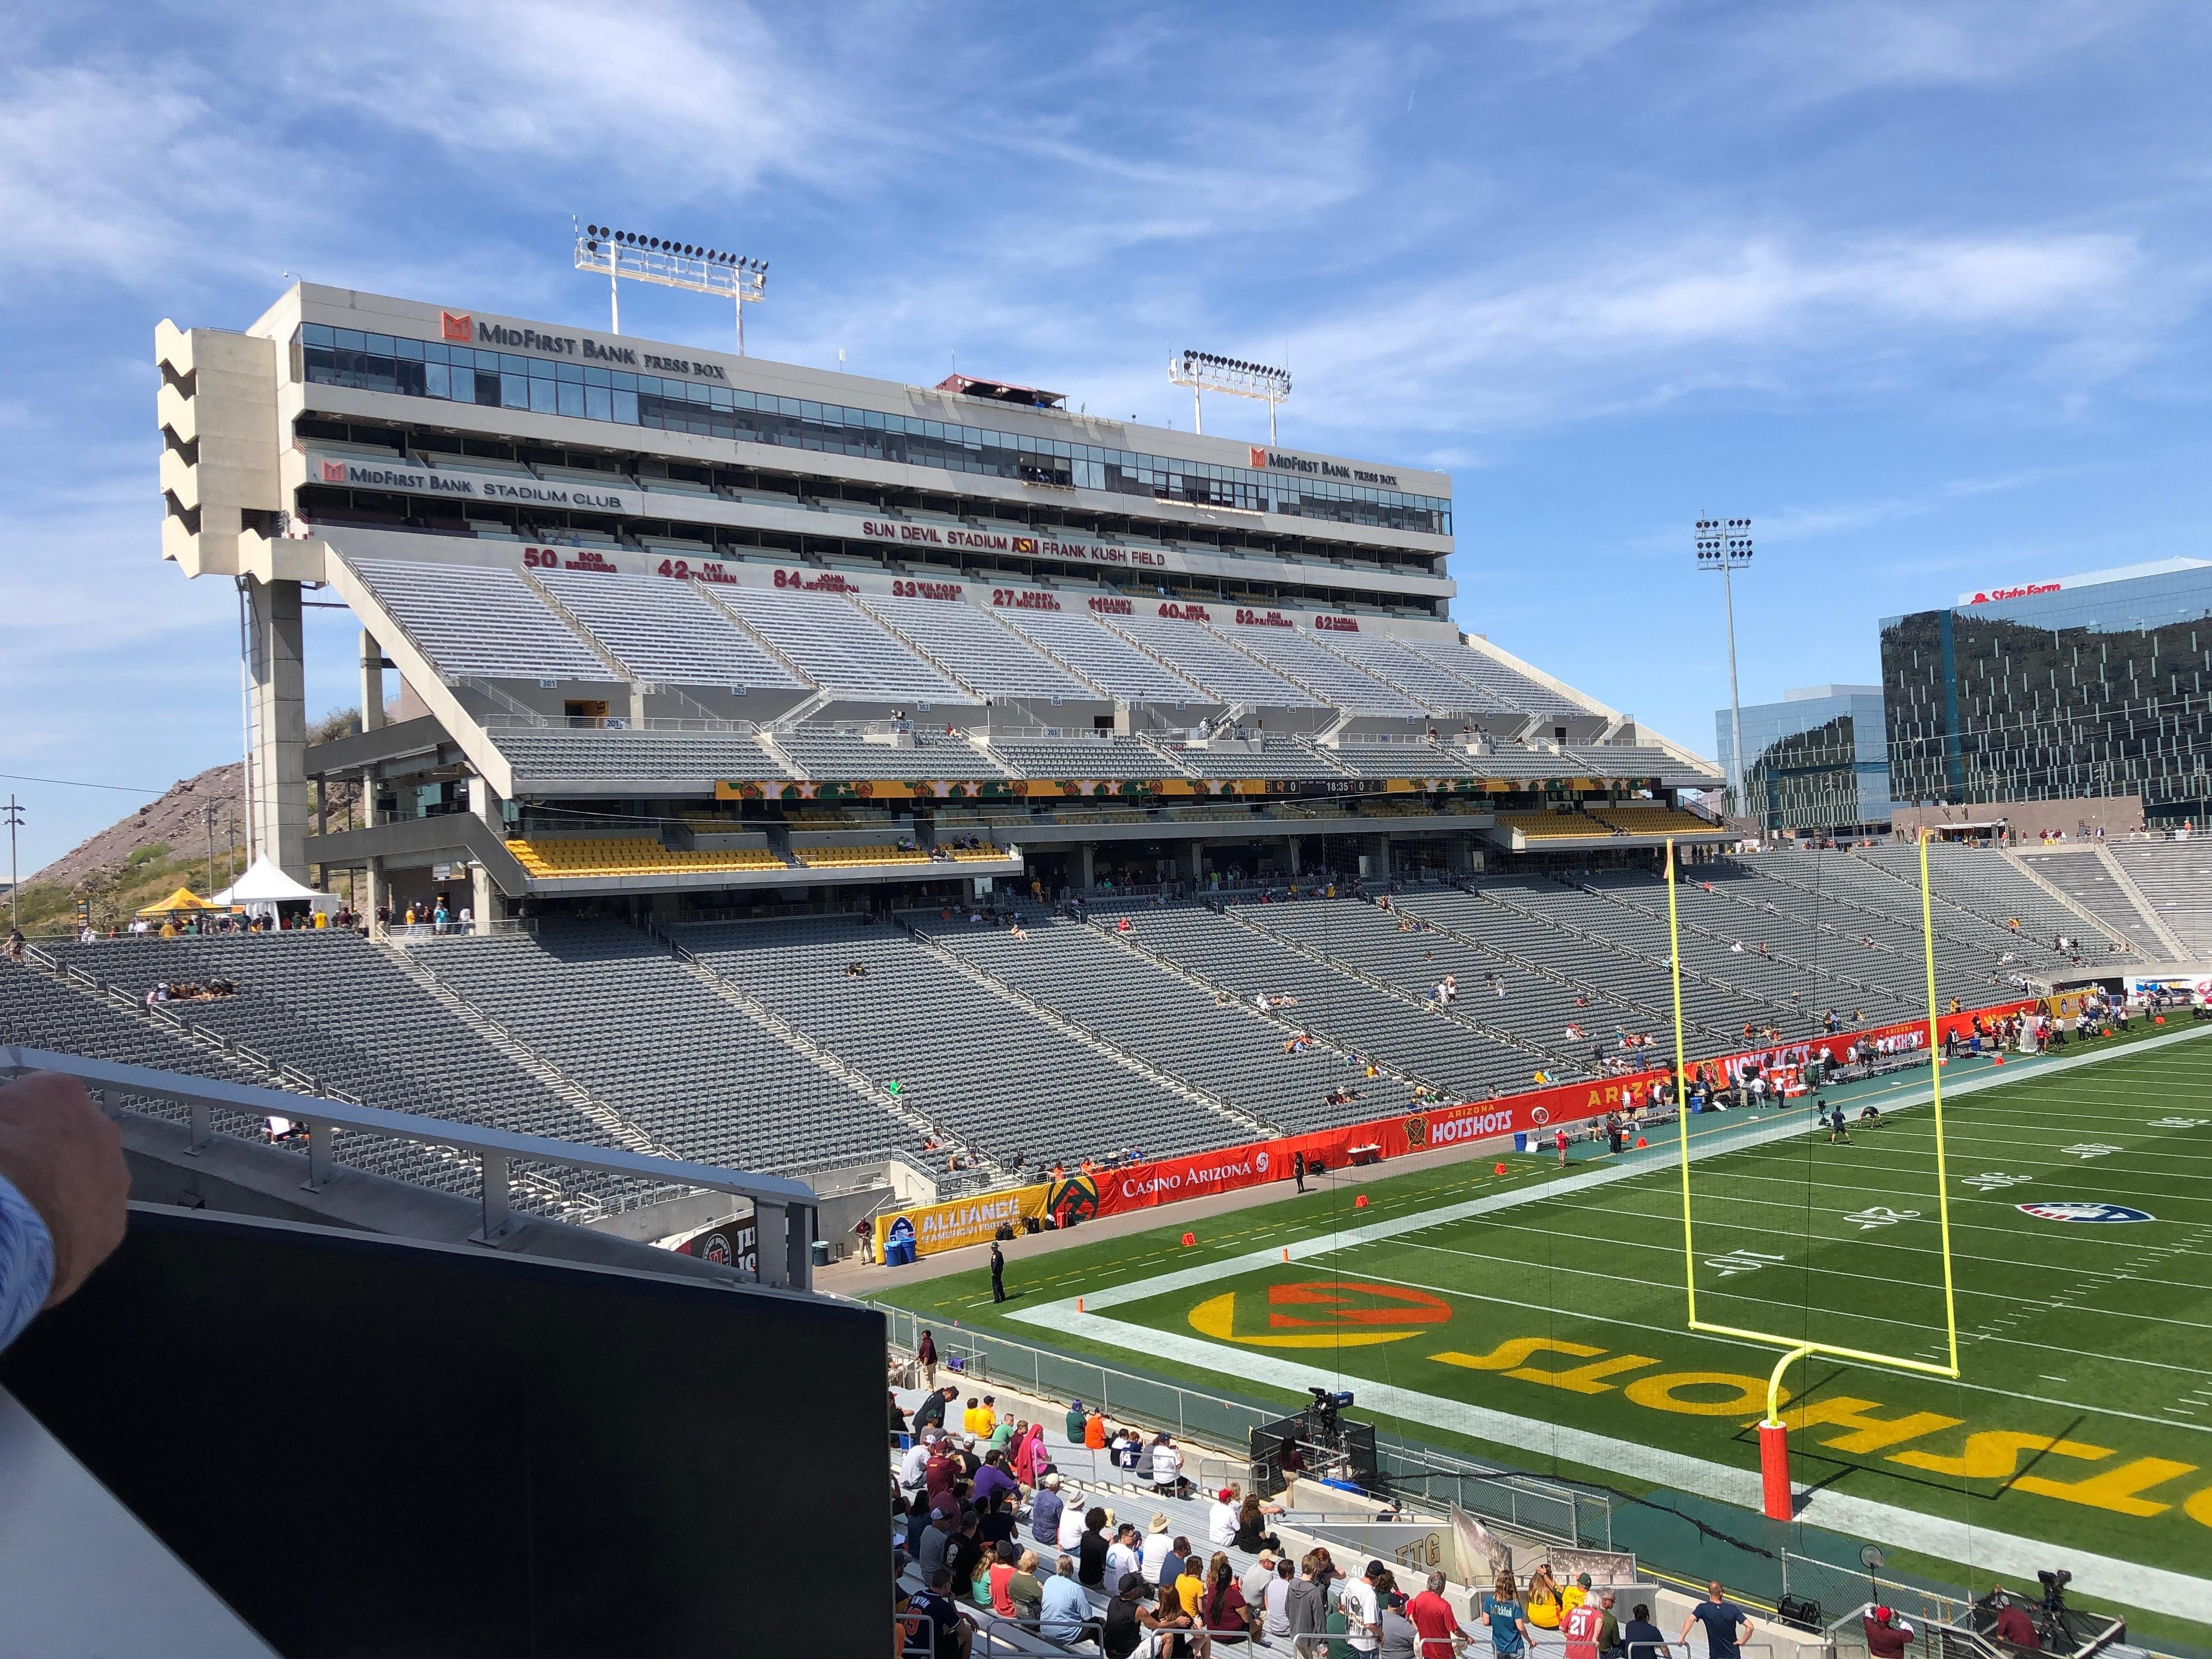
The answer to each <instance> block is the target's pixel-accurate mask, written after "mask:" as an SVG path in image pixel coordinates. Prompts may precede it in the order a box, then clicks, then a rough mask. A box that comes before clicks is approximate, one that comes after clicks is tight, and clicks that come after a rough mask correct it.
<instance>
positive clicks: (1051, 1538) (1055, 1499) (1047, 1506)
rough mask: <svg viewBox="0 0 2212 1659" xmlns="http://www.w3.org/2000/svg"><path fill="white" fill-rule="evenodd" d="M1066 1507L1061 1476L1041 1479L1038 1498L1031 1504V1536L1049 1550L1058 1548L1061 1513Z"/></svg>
mask: <svg viewBox="0 0 2212 1659" xmlns="http://www.w3.org/2000/svg"><path fill="white" fill-rule="evenodd" d="M1066 1507H1067V1505H1066V1500H1065V1499H1064V1498H1061V1497H1060V1476H1059V1475H1057V1474H1046V1475H1043V1476H1042V1477H1041V1479H1040V1481H1039V1484H1038V1486H1037V1492H1036V1498H1033V1499H1032V1500H1031V1501H1030V1537H1032V1538H1034V1539H1036V1541H1037V1542H1038V1543H1040V1544H1042V1545H1043V1546H1044V1547H1046V1548H1048V1549H1056V1548H1058V1547H1059V1545H1060V1513H1061V1511H1062V1510H1065V1509H1066Z"/></svg>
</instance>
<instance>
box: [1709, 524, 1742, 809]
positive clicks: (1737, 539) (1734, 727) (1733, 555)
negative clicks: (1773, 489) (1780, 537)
mask: <svg viewBox="0 0 2212 1659" xmlns="http://www.w3.org/2000/svg"><path fill="white" fill-rule="evenodd" d="M1697 547H1698V568H1699V569H1700V570H1717V571H1719V572H1720V573H1721V598H1722V602H1723V605H1725V606H1726V608H1727V611H1728V649H1729V744H1730V746H1731V748H1732V750H1733V753H1732V754H1731V756H1730V760H1731V762H1732V763H1733V764H1732V767H1731V770H1732V771H1733V773H1734V775H1733V776H1732V777H1731V778H1730V779H1729V794H1730V795H1731V796H1732V797H1733V799H1734V801H1735V810H1736V811H1737V812H1738V813H1742V812H1744V811H1747V810H1749V809H1748V808H1747V806H1746V805H1745V804H1744V799H1743V702H1742V701H1741V698H1740V697H1739V696H1738V695H1737V692H1736V679H1735V588H1734V586H1732V585H1731V573H1732V572H1734V571H1736V570H1738V569H1742V568H1748V567H1749V565H1750V563H1751V520H1748V519H1700V520H1698V526H1697Z"/></svg>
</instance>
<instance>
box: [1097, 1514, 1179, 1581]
mask: <svg viewBox="0 0 2212 1659" xmlns="http://www.w3.org/2000/svg"><path fill="white" fill-rule="evenodd" d="M1159 1520H1160V1521H1161V1522H1162V1525H1161V1527H1160V1530H1161V1531H1162V1532H1165V1531H1166V1530H1167V1527H1166V1525H1165V1522H1166V1521H1167V1516H1164V1515H1163V1516H1160V1517H1159ZM1144 1571H1145V1555H1144V1547H1143V1546H1142V1545H1141V1544H1140V1543H1139V1541H1138V1533H1137V1523H1136V1522H1133V1521H1124V1522H1122V1523H1121V1527H1120V1528H1119V1529H1118V1530H1116V1531H1115V1534H1114V1541H1113V1542H1112V1543H1111V1544H1109V1546H1107V1549H1106V1582H1107V1583H1109V1584H1118V1583H1121V1580H1122V1579H1123V1578H1125V1577H1127V1576H1128V1575H1129V1574H1131V1573H1136V1574H1139V1576H1141V1575H1142V1574H1143V1573H1144Z"/></svg>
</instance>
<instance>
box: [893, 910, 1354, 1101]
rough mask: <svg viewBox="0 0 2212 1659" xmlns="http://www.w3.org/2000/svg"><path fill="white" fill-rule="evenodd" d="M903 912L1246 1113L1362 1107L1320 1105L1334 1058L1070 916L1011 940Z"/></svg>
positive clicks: (980, 962)
mask: <svg viewBox="0 0 2212 1659" xmlns="http://www.w3.org/2000/svg"><path fill="white" fill-rule="evenodd" d="M914 920H915V925H916V927H917V929H918V931H920V932H921V933H923V934H924V935H925V936H927V937H929V938H932V939H936V940H938V941H939V942H940V943H942V944H943V945H945V946H946V948H948V949H950V950H951V951H954V952H955V953H956V954H957V955H958V956H960V957H963V959H965V960H967V961H969V962H973V963H975V964H976V966H978V967H979V968H981V969H985V970H986V971H987V972H989V973H991V974H994V975H997V976H998V977H999V978H1000V979H1003V980H1005V981H1007V982H1008V983H1009V984H1012V985H1013V986H1015V987H1018V989H1020V990H1022V991H1024V993H1026V994H1029V995H1030V996H1032V997H1035V998H1036V1000H1039V1001H1040V1002H1043V1003H1046V1004H1048V1006H1051V1007H1052V1008H1054V1009H1055V1010H1057V1011H1058V1012H1061V1013H1064V1014H1066V1016H1067V1017H1068V1018H1070V1019H1073V1020H1074V1021H1076V1022H1077V1023H1078V1024H1081V1025H1083V1026H1085V1027H1086V1028H1088V1029H1089V1030H1092V1031H1095V1032H1097V1034H1098V1035H1099V1036H1102V1037H1104V1038H1106V1039H1107V1040H1108V1041H1109V1042H1114V1043H1115V1044H1117V1045H1119V1046H1120V1047H1121V1048H1127V1049H1128V1050H1129V1051H1131V1052H1132V1053H1133V1054H1139V1055H1141V1056H1143V1057H1144V1058H1145V1059H1146V1060H1148V1061H1150V1062H1151V1063H1152V1064H1153V1065H1155V1066H1158V1067H1159V1068H1160V1069H1161V1070H1162V1071H1164V1072H1167V1073H1170V1074H1171V1075H1173V1076H1176V1077H1179V1078H1182V1079H1184V1080H1185V1081H1187V1082H1189V1083H1191V1084H1194V1085H1196V1086H1197V1087H1199V1088H1201V1089H1205V1090H1207V1091H1210V1092H1212V1093H1213V1094H1216V1095H1218V1096H1219V1097H1222V1098H1223V1099H1225V1100H1227V1101H1229V1102H1230V1103H1232V1104H1234V1105H1236V1106H1238V1107H1241V1108H1242V1109H1244V1110H1245V1111H1248V1112H1249V1113H1251V1114H1252V1115H1254V1116H1255V1117H1257V1118H1261V1119H1262V1120H1265V1121H1267V1122H1270V1123H1273V1124H1277V1125H1281V1126H1284V1127H1297V1128H1304V1127H1312V1126H1314V1125H1316V1124H1318V1123H1323V1122H1332V1121H1346V1120H1347V1119H1352V1118H1357V1117H1359V1116H1362V1115H1373V1113H1372V1112H1364V1113H1363V1112H1361V1111H1358V1110H1354V1109H1352V1108H1349V1107H1340V1106H1328V1105H1326V1104H1324V1103H1323V1102H1322V1096H1323V1095H1325V1094H1327V1093H1328V1091H1329V1090H1330V1089H1332V1088H1334V1087H1336V1086H1338V1085H1344V1084H1346V1083H1348V1082H1352V1080H1353V1079H1354V1078H1355V1075H1356V1072H1355V1068H1354V1067H1353V1066H1352V1064H1351V1062H1350V1061H1348V1060H1346V1058H1345V1056H1343V1055H1342V1054H1336V1053H1334V1052H1333V1051H1331V1050H1328V1049H1322V1048H1316V1049H1313V1050H1311V1051H1310V1052H1308V1053H1306V1054H1295V1055H1294V1054H1285V1053H1284V1052H1283V1045H1284V1043H1285V1042H1286V1041H1287V1040H1288V1034H1287V1033H1285V1031H1284V1030H1283V1028H1282V1027H1281V1026H1279V1025H1278V1024H1275V1023H1274V1022H1273V1021H1272V1020H1269V1019H1267V1018H1263V1017H1262V1016H1261V1014H1259V1013H1258V1012H1256V1011H1255V1010H1254V1009H1253V1008H1251V1007H1250V1006H1249V1005H1247V1004H1245V1003H1243V1002H1235V1001H1232V1002H1231V1005H1230V1006H1227V1007H1221V1006H1217V1005H1216V1000H1215V998H1214V997H1213V996H1212V995H1210V994H1208V993H1206V991H1204V990H1201V989H1200V987H1197V986H1195V985H1194V984H1192V983H1191V982H1190V981H1188V980H1187V979H1185V978H1183V977H1182V975H1178V974H1175V973H1172V972H1170V971H1169V970H1168V969H1165V968H1164V967H1161V966H1159V965H1158V964H1157V963H1152V962H1150V961H1148V960H1146V958H1144V957H1140V956H1138V955H1136V954H1134V953H1133V952H1132V951H1127V950H1125V949H1124V948H1122V947H1121V945H1117V944H1115V942H1114V940H1112V939H1108V938H1107V937H1106V936H1105V935H1103V933H1100V932H1099V931H1098V930H1097V929H1096V928H1094V927H1087V926H1085V924H1084V923H1082V922H1079V921H1066V920H1056V919H1054V918H1051V917H1046V918H1043V919H1041V920H1031V921H1030V922H1029V924H1028V926H1027V927H1026V928H1025V929H1024V932H1026V933H1028V935H1029V937H1028V938H1026V939H1016V938H1015V937H1013V934H1012V932H1011V930H1008V929H1004V928H999V927H975V926H972V925H970V924H969V922H968V921H966V919H965V918H964V917H959V916H956V918H955V919H954V920H953V921H951V922H940V921H939V920H938V919H937V913H936V912H935V911H930V912H927V914H926V915H917V916H916V917H915V918H914ZM1355 1086H1358V1087H1361V1088H1364V1087H1365V1085H1355ZM1381 1109H1383V1108H1381V1107H1377V1108H1376V1110H1381Z"/></svg>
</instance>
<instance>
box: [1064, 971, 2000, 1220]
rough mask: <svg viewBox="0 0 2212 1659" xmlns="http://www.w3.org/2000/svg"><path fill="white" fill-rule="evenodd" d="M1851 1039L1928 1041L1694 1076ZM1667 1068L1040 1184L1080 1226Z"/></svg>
mask: <svg viewBox="0 0 2212 1659" xmlns="http://www.w3.org/2000/svg"><path fill="white" fill-rule="evenodd" d="M2035 1006H2039V1004H2038V1003H2037V1001H2036V1000H2035V999H2033V998H2027V999H2023V1000H2018V1001H2014V1002H2007V1003H2000V1004H1997V1005H1996V1006H1992V1007H1988V1008H1980V1009H1973V1010H1969V1011H1967V1012H1962V1013H1957V1014H1946V1015H1944V1016H1943V1017H1942V1022H1941V1026H1940V1029H1941V1030H1942V1033H1943V1034H1944V1035H1945V1036H1949V1035H1951V1034H1953V1033H1954V1032H1956V1033H1959V1034H1960V1035H1967V1034H1971V1033H1972V1030H1973V1029H1974V1021H1975V1019H1976V1018H1977V1017H1980V1018H1984V1019H1988V1020H1991V1021H1995V1020H2000V1019H2002V1018H2006V1017H2007V1016H2008V1015H2011V1014H2015V1013H2018V1012H2021V1011H2023V1010H2025V1009H2027V1008H2032V1007H2035ZM1854 1042H1856V1043H1858V1044H1859V1045H1861V1046H1862V1047H1865V1046H1868V1045H1872V1046H1873V1047H1874V1048H1876V1049H1877V1050H1878V1051H1880V1052H1883V1053H1888V1054H1899V1053H1914V1052H1918V1051H1919V1050H1922V1049H1924V1048H1926V1047H1927V1046H1928V1022H1927V1021H1926V1020H1925V1019H1919V1020H1902V1021H1899V1022H1898V1023H1896V1024H1890V1025H1877V1026H1873V1027H1870V1028H1869V1029H1867V1030H1858V1031H1839V1032H1838V1033H1836V1034H1835V1035H1834V1036H1814V1037H1808V1038H1805V1039H1802V1041H1798V1042H1785V1043H1778V1044H1776V1045H1775V1046H1773V1047H1771V1048H1747V1049H1743V1050H1741V1051H1740V1052H1738V1053H1735V1054H1725V1055H1720V1056H1717V1057H1716V1058H1713V1059H1711V1060H1695V1061H1692V1063H1691V1066H1690V1075H1691V1077H1692V1079H1701V1080H1703V1081H1705V1082H1706V1083H1709V1084H1710V1083H1715V1082H1717V1081H1719V1080H1720V1079H1721V1077H1722V1076H1723V1074H1724V1073H1725V1075H1727V1076H1728V1077H1729V1078H1730V1079H1734V1078H1737V1077H1740V1076H1741V1074H1742V1073H1743V1071H1744V1069H1745V1068H1746V1066H1747V1065H1748V1064H1749V1063H1750V1062H1753V1061H1756V1062H1757V1063H1758V1064H1759V1066H1760V1067H1761V1069H1763V1070H1766V1071H1772V1070H1774V1069H1775V1068H1776V1067H1778V1066H1802V1065H1803V1064H1804V1063H1805V1061H1807V1060H1812V1059H1814V1058H1815V1057H1817V1056H1818V1055H1819V1054H1820V1052H1821V1050H1822V1049H1824V1048H1825V1049H1826V1050H1827V1052H1828V1054H1829V1056H1830V1057H1831V1058H1832V1059H1833V1060H1838V1061H1840V1060H1842V1058H1843V1054H1844V1050H1845V1049H1846V1048H1850V1046H1851V1044H1853V1043H1854ZM1671 1075H1672V1072H1671V1069H1668V1068H1662V1069H1657V1070H1651V1071H1644V1072H1637V1073H1632V1074H1630V1075H1629V1076H1626V1077H1617V1078H1606V1079H1601V1080H1598V1081H1593V1082H1586V1083H1574V1084H1565V1085H1554V1086H1553V1087H1551V1088H1548V1089H1537V1090H1532V1091H1529V1092H1528V1093H1526V1094H1517V1095H1510V1096H1506V1097H1503V1098H1500V1099H1497V1100H1474V1101H1465V1102H1462V1103H1458V1104H1455V1105H1450V1106H1432V1107H1429V1108H1426V1109H1419V1110H1414V1111H1410V1112H1400V1113H1395V1114H1393V1115H1390V1116H1389V1117H1379V1118H1370V1119H1368V1120H1367V1121H1364V1122H1361V1123H1355V1124H1350V1125H1347V1126H1345V1127H1340V1128H1334V1129H1321V1130H1316V1131H1314V1132H1313V1133H1309V1134H1302V1135H1286V1136H1284V1137H1283V1138H1282V1139H1277V1140H1262V1141H1253V1142H1249V1143H1247V1144H1246V1145H1244V1146H1228V1147H1222V1148H1218V1149H1217V1150H1214V1151H1212V1152H1193V1153H1190V1154H1189V1155H1188V1156H1187V1157H1183V1158H1152V1159H1149V1160H1147V1161H1146V1162H1144V1163H1140V1164H1119V1165H1115V1166H1113V1167H1109V1168H1102V1169H1097V1170H1085V1171H1082V1172H1080V1173H1078V1174H1074V1175H1069V1176H1063V1177H1062V1178H1060V1179H1059V1180H1057V1181H1054V1182H1052V1183H1051V1184H1050V1185H1049V1186H1048V1188H1047V1189H1046V1194H1045V1200H1044V1209H1045V1211H1046V1212H1048V1213H1049V1214H1050V1215H1052V1216H1053V1217H1054V1219H1055V1221H1057V1222H1058V1223H1059V1224H1060V1225H1066V1224H1068V1223H1069V1222H1070V1221H1073V1222H1076V1223H1078V1224H1079V1223H1081V1222H1083V1221H1086V1220H1088V1219H1090V1218H1092V1217H1093V1216H1101V1215H1117V1214H1120V1213H1121V1212H1125V1211H1129V1210H1141V1209H1149V1208H1151V1207H1152V1206H1156V1205H1161V1204H1176V1203H1180V1202H1182V1200H1185V1199H1189V1198H1203V1197H1204V1196H1206V1194H1209V1193H1227V1192H1235V1191H1237V1190H1239V1189H1240V1188H1246V1187H1258V1186H1264V1185H1266V1184H1267V1183H1268V1182H1276V1181H1288V1180H1290V1179H1291V1175H1292V1171H1293V1169H1294V1167H1295V1160H1296V1158H1297V1155H1298V1154H1299V1153H1301V1152H1303V1153H1304V1154H1305V1158H1306V1163H1307V1164H1308V1165H1309V1166H1311V1165H1312V1164H1315V1163H1316V1162H1319V1163H1322V1164H1327V1165H1328V1168H1330V1169H1332V1170H1339V1169H1342V1168H1343V1167H1344V1166H1345V1165H1346V1164H1354V1163H1373V1162H1382V1161H1385V1160H1388V1159H1390V1158H1403V1157H1404V1156H1406V1155H1407V1153H1409V1152H1429V1151H1431V1150H1433V1149H1435V1148H1437V1147H1439V1146H1453V1145H1456V1144H1461V1143H1473V1142H1475V1141H1480V1140H1492V1139H1502V1138H1504V1136H1506V1135H1510V1134H1529V1135H1534V1134H1537V1133H1541V1132H1542V1131H1544V1130H1546V1129H1548V1128H1551V1127H1556V1126H1557V1125H1559V1124H1562V1123H1579V1122H1583V1121H1587V1120H1589V1119H1592V1118H1600V1117H1603V1116H1604V1115H1606V1114H1607V1112H1610V1111H1613V1110H1616V1109H1622V1108H1624V1107H1626V1106H1631V1105H1636V1104H1640V1103H1646V1102H1648V1101H1649V1100H1650V1096H1651V1091H1652V1088H1653V1086H1654V1085H1656V1084H1659V1083H1661V1082H1663V1081H1665V1080H1666V1079H1668V1077H1669V1076H1671Z"/></svg>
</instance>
